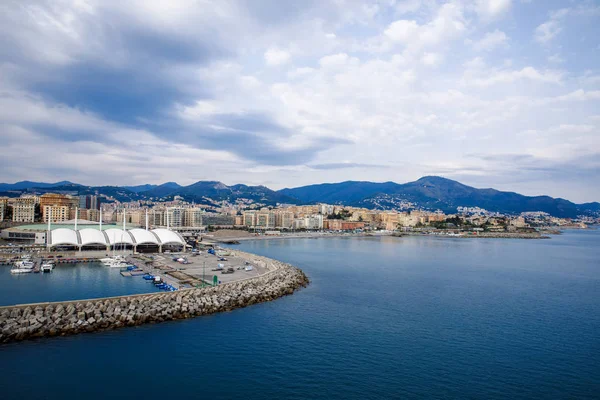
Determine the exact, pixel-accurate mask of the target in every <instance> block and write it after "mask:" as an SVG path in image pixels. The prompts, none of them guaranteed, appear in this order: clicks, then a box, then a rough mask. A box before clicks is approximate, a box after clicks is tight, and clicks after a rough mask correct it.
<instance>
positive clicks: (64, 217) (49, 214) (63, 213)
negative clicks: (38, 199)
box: [42, 205, 75, 222]
mask: <svg viewBox="0 0 600 400" xmlns="http://www.w3.org/2000/svg"><path fill="white" fill-rule="evenodd" d="M73 211H75V210H73ZM42 213H43V215H44V221H45V222H48V221H50V222H65V221H68V220H69V219H71V208H70V207H68V206H60V205H47V206H44V208H43V210H42ZM73 217H75V216H74V215H73Z"/></svg>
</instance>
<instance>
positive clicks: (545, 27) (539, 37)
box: [534, 20, 562, 44]
mask: <svg viewBox="0 0 600 400" xmlns="http://www.w3.org/2000/svg"><path fill="white" fill-rule="evenodd" d="M560 32H562V27H561V25H560V22H559V21H556V20H550V21H547V22H544V23H543V24H541V25H539V26H538V27H537V28H535V35H534V37H535V40H536V41H537V42H539V43H542V44H547V43H548V42H550V41H551V40H552V39H554V38H555V37H556V35H558V34H559V33H560Z"/></svg>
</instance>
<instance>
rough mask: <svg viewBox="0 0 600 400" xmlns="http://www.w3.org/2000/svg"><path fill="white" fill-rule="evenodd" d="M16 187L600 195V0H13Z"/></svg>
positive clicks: (4, 81)
mask: <svg viewBox="0 0 600 400" xmlns="http://www.w3.org/2000/svg"><path fill="white" fill-rule="evenodd" d="M0 140H1V141H0V143H1V146H2V147H1V148H2V152H1V154H2V158H1V161H0V181H3V182H14V181H18V180H23V179H27V180H36V181H37V180H39V181H57V180H63V179H67V180H71V181H74V182H78V183H82V184H89V185H99V184H142V183H161V182H165V181H176V182H178V183H180V184H190V183H193V182H195V181H197V180H220V181H223V182H225V183H226V184H234V183H246V184H264V185H267V186H269V187H272V188H274V189H278V188H282V187H292V186H299V185H305V184H311V183H320V182H337V181H343V180H371V181H388V180H391V181H395V182H399V183H403V182H407V181H411V180H415V179H418V178H419V177H421V176H423V175H441V176H445V177H447V178H451V179H456V180H459V181H461V182H463V183H466V184H470V185H473V186H476V187H495V188H498V189H504V190H514V191H519V192H521V193H524V194H530V195H535V194H549V195H552V196H559V197H564V198H568V199H570V200H574V201H577V202H584V201H596V200H600V1H588V0H573V1H568V0H556V1H555V0H527V1H525V0H512V1H511V0H469V1H468V0H450V1H436V0H422V1H415V0H406V1H394V0H381V1H375V2H365V1H353V0H332V1H325V0H315V1H313V0H303V1H293V2H292V1H281V0H247V1H233V0H232V1H229V0H215V1H206V0H170V1H168V2H167V1H161V2H159V1H148V0H139V1H127V0H126V1H123V0H117V1H113V0H48V1H44V0H35V1H32V0H4V1H2V2H1V4H0Z"/></svg>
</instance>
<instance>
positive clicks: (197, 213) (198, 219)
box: [183, 208, 204, 227]
mask: <svg viewBox="0 0 600 400" xmlns="http://www.w3.org/2000/svg"><path fill="white" fill-rule="evenodd" d="M202 214H204V210H203V209H201V208H186V209H185V210H184V213H183V226H189V227H200V226H202Z"/></svg>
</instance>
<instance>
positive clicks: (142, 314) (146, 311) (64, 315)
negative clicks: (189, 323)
mask: <svg viewBox="0 0 600 400" xmlns="http://www.w3.org/2000/svg"><path fill="white" fill-rule="evenodd" d="M252 259H253V261H254V262H261V263H264V264H265V266H267V267H268V269H269V271H268V272H267V273H265V274H263V275H261V276H258V277H255V278H251V279H246V280H243V281H237V282H232V283H228V284H223V285H219V286H216V287H209V288H202V289H186V290H180V291H176V292H167V293H151V294H142V295H133V296H121V297H110V298H102V299H93V300H82V301H68V302H56V303H38V304H23V305H16V306H8V307H0V342H1V343H7V342H13V341H20V340H26V339H31V338H37V337H47V336H64V335H73V334H78V333H84V332H96V331H101V330H109V329H117V328H121V327H126V326H136V325H141V324H146V323H156V322H163V321H171V320H176V319H184V318H192V317H196V316H200V315H206V314H213V313H217V312H222V311H230V310H233V309H236V308H242V307H246V306H249V305H252V304H256V303H261V302H265V301H271V300H274V299H277V298H278V297H281V296H285V295H288V294H292V293H294V291H295V290H297V289H299V288H301V287H305V286H306V285H307V284H308V283H309V280H308V278H307V277H306V275H305V274H304V273H303V272H302V271H301V270H300V269H298V268H295V267H293V266H291V265H288V264H284V263H281V262H278V261H274V260H270V259H266V258H264V257H257V256H254V257H253V258H252Z"/></svg>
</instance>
